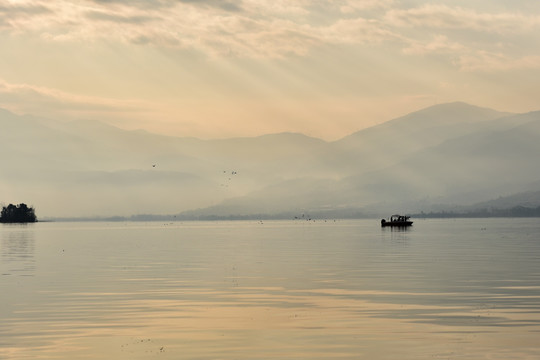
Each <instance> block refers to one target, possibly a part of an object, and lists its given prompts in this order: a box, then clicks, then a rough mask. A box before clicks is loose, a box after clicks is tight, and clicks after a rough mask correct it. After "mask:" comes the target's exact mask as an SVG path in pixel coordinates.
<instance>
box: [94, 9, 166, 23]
mask: <svg viewBox="0 0 540 360" xmlns="http://www.w3.org/2000/svg"><path fill="white" fill-rule="evenodd" d="M86 17H87V18H88V19H91V20H99V21H110V22H114V23H123V24H144V23H147V22H151V21H155V20H157V18H154V17H150V16H143V15H137V16H122V15H116V14H110V13H105V12H102V11H89V12H87V13H86Z"/></svg>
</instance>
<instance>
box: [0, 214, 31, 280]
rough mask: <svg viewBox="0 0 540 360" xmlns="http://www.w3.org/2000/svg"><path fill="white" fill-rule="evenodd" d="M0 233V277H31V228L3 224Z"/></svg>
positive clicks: (24, 225)
mask: <svg viewBox="0 0 540 360" xmlns="http://www.w3.org/2000/svg"><path fill="white" fill-rule="evenodd" d="M1 226H2V228H1V231H0V238H1V240H0V244H1V247H0V258H1V261H0V270H1V275H2V276H10V275H14V276H33V275H34V272H35V259H34V252H35V238H34V231H33V228H32V226H28V225H26V224H3V225H1Z"/></svg>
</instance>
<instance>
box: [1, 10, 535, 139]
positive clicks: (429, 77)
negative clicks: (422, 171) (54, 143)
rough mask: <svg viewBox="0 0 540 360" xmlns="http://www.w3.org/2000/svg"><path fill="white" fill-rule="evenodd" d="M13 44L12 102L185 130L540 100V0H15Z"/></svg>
mask: <svg viewBox="0 0 540 360" xmlns="http://www.w3.org/2000/svg"><path fill="white" fill-rule="evenodd" d="M0 52H1V56H0V107H1V108H5V109H8V110H10V111H13V112H15V113H17V114H33V115H37V116H42V117H47V118H50V119H54V120H63V121H65V120H77V119H85V120H87V119H91V120H100V121H103V122H105V123H108V124H111V125H114V126H118V127H120V128H124V129H146V130H148V131H151V132H155V133H160V134H168V135H173V136H181V137H184V136H192V137H198V138H202V139H209V138H228V137H238V136H257V135H262V134H267V133H278V132H286V131H287V132H289V131H290V132H301V133H304V134H306V135H310V136H315V137H319V138H322V139H326V140H334V139H338V138H341V137H343V136H346V135H348V134H350V133H352V132H355V131H357V130H361V129H363V128H366V127H369V126H373V125H375V124H378V123H381V122H384V121H387V120H390V119H392V118H395V117H398V116H401V115H405V114H407V113H409V112H412V111H416V110H419V109H422V108H425V107H427V106H431V105H435V104H440V103H446V102H453V101H465V102H467V103H470V104H474V105H478V106H483V107H489V108H493V109H496V110H500V111H509V112H519V113H522V112H528V111H534V110H540V104H539V101H538V94H539V93H540V2H539V1H538V0H515V1H507V0H467V1H465V0H463V1H462V0H452V1H450V0H440V1H437V0H432V1H427V0H356V1H355V0H326V1H325V0H311V1H310V0H296V1H293V0H272V1H261V0H238V1H232V0H153V1H151V0H129V1H128V0H73V1H66V0H47V1H44V0H32V1H27V0H0Z"/></svg>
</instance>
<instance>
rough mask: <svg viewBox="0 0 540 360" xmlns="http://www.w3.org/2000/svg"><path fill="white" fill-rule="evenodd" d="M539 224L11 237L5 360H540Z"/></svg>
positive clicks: (2, 332)
mask: <svg viewBox="0 0 540 360" xmlns="http://www.w3.org/2000/svg"><path fill="white" fill-rule="evenodd" d="M539 340H540V220H539V219H471V220H416V222H415V224H414V226H413V227H412V228H411V229H408V230H401V231H399V230H396V229H390V228H380V226H379V222H378V221H377V220H357V221H356V220H355V221H333V220H332V221H330V220H329V221H326V222H325V221H316V222H307V221H305V222H304V221H302V222H300V221H296V222H295V221H264V222H263V223H261V222H256V221H252V222H176V223H167V224H164V223H159V222H153V223H37V224H29V225H2V226H0V359H9V360H11V359H153V358H156V359H374V360H376V359H539V358H540V341H539Z"/></svg>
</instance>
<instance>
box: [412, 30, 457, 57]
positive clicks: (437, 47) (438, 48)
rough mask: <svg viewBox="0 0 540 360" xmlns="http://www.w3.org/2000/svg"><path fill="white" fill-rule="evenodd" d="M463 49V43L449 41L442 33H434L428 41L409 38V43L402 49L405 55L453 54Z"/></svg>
mask: <svg viewBox="0 0 540 360" xmlns="http://www.w3.org/2000/svg"><path fill="white" fill-rule="evenodd" d="M464 49H465V46H464V45H462V44H460V43H457V42H453V41H450V40H449V39H448V37H446V36H444V35H436V36H434V38H433V40H432V41H430V42H423V41H415V40H411V43H410V45H409V46H408V47H406V48H404V49H403V53H404V54H407V55H426V54H435V53H437V54H440V53H444V54H455V53H457V52H461V51H463V50H464Z"/></svg>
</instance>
